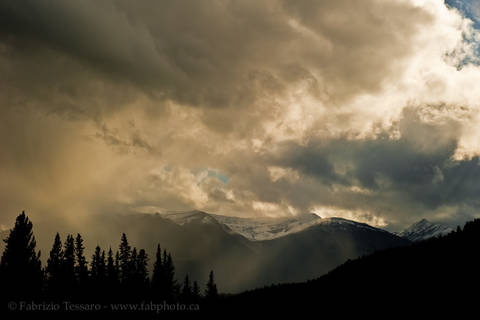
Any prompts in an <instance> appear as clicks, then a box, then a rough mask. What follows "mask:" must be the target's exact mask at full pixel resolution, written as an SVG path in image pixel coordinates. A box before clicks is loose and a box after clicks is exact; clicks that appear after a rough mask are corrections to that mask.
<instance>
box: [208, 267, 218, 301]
mask: <svg viewBox="0 0 480 320" xmlns="http://www.w3.org/2000/svg"><path fill="white" fill-rule="evenodd" d="M205 299H206V300H207V301H209V302H214V301H216V300H217V299H218V289H217V285H216V284H215V279H214V275H213V270H212V271H210V274H209V275H208V282H207V286H206V288H205Z"/></svg>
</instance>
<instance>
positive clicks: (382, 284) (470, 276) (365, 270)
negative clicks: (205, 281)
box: [222, 220, 480, 314]
mask: <svg viewBox="0 0 480 320" xmlns="http://www.w3.org/2000/svg"><path fill="white" fill-rule="evenodd" d="M479 262H480V220H474V221H472V222H468V223H467V224H466V225H465V227H464V228H463V229H461V228H457V231H455V232H452V233H450V234H448V235H446V236H443V237H440V238H433V239H429V240H426V241H422V242H418V243H415V244H412V245H409V246H405V247H399V248H392V249H386V250H382V251H378V252H376V253H373V254H371V255H368V256H363V257H361V258H358V259H355V260H349V261H347V262H346V263H345V264H343V265H341V266H339V267H338V268H336V269H334V270H333V271H331V272H329V273H328V274H327V275H325V276H323V277H321V278H318V279H316V280H311V281H308V282H305V283H300V284H282V285H277V286H270V287H266V288H263V289H258V290H253V291H248V292H245V293H242V294H240V295H237V296H231V297H227V298H225V299H224V301H223V303H222V307H225V308H237V307H239V306H243V308H249V309H251V310H256V309H258V308H262V309H264V310H272V311H273V310H275V311H279V310H290V311H293V309H297V310H309V309H316V310H322V311H327V310H328V311H335V310H336V311H337V312H338V313H339V314H341V313H342V312H349V313H350V312H354V310H355V308H359V309H358V310H357V311H361V310H363V311H364V312H365V310H371V311H372V312H373V311H374V310H377V311H378V310H389V312H399V311H406V310H422V311H423V312H426V311H429V312H431V313H432V314H433V313H438V312H439V311H441V310H447V309H451V308H457V307H458V308H463V309H465V308H468V307H472V306H473V304H472V303H473V301H476V300H477V298H478V294H479V293H478V288H479V284H480V282H479V280H480V272H479V271H480V263H479ZM460 310H461V309H460Z"/></svg>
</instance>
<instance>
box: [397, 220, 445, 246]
mask: <svg viewBox="0 0 480 320" xmlns="http://www.w3.org/2000/svg"><path fill="white" fill-rule="evenodd" d="M451 231H453V229H452V228H450V227H448V226H445V225H442V224H439V223H432V222H430V221H428V220H427V219H422V220H420V221H418V222H416V223H414V224H412V225H411V226H410V227H408V228H407V229H405V230H403V231H402V232H399V233H398V235H399V236H401V237H403V238H406V239H408V240H410V241H421V240H425V239H429V238H433V237H438V236H442V235H445V234H448V233H450V232H451Z"/></svg>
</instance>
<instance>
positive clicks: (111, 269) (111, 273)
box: [107, 248, 119, 289]
mask: <svg viewBox="0 0 480 320" xmlns="http://www.w3.org/2000/svg"><path fill="white" fill-rule="evenodd" d="M118 284H119V279H118V269H117V266H116V261H115V259H114V258H113V251H112V248H110V249H109V250H108V258H107V285H108V286H109V287H111V288H114V289H115V288H117V287H118Z"/></svg>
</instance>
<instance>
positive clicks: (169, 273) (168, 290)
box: [163, 250, 179, 301]
mask: <svg viewBox="0 0 480 320" xmlns="http://www.w3.org/2000/svg"><path fill="white" fill-rule="evenodd" d="M163 268H164V272H165V282H164V294H165V300H166V301H175V299H176V297H177V296H178V291H179V290H178V286H177V281H176V280H175V266H174V265H173V259H172V255H171V254H170V253H168V254H167V251H166V250H164V251H163Z"/></svg>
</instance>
